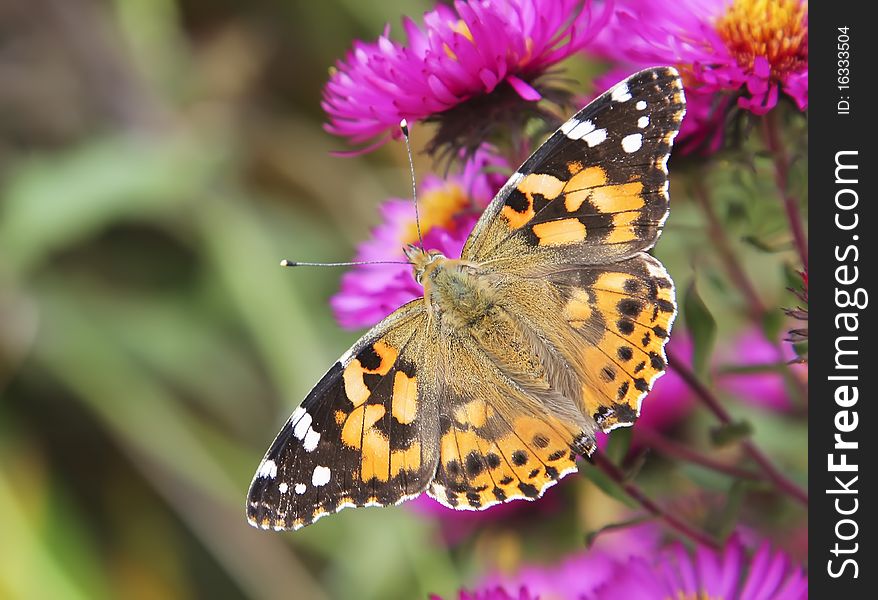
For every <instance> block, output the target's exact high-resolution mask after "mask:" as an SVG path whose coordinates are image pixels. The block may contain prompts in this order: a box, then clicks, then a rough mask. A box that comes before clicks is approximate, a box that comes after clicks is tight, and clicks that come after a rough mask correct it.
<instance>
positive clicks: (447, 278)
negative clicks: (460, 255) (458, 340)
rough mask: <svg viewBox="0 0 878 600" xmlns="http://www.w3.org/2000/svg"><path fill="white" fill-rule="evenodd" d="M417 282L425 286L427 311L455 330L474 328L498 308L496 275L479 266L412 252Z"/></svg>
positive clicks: (431, 254)
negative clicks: (494, 276)
mask: <svg viewBox="0 0 878 600" xmlns="http://www.w3.org/2000/svg"><path fill="white" fill-rule="evenodd" d="M406 254H407V255H408V257H409V260H411V262H412V267H413V275H414V277H415V280H416V281H417V282H418V283H420V284H421V285H423V286H424V301H425V303H426V307H427V311H428V312H429V313H430V314H431V316H433V317H435V318H437V319H438V320H439V321H441V323H442V324H443V325H445V326H447V327H450V328H453V329H463V328H471V327H473V326H475V325H476V324H478V323H480V322H481V321H483V320H484V319H485V318H486V317H487V316H489V315H490V314H491V312H492V310H493V309H494V308H495V306H496V294H497V289H496V286H495V282H494V281H493V274H491V273H488V272H484V271H483V270H481V269H479V267H478V265H477V264H476V263H473V262H470V261H465V260H454V259H448V258H446V257H445V256H444V255H442V254H441V253H440V252H438V251H435V250H430V251H423V250H421V249H420V248H411V249H409V252H407V253H406Z"/></svg>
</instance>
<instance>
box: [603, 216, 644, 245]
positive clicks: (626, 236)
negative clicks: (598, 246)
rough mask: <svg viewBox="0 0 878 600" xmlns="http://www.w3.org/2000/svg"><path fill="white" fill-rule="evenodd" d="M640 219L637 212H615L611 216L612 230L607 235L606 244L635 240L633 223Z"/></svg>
mask: <svg viewBox="0 0 878 600" xmlns="http://www.w3.org/2000/svg"><path fill="white" fill-rule="evenodd" d="M638 217H640V213H639V212H637V211H633V210H632V211H629V212H617V213H615V214H613V229H612V230H611V231H610V233H609V235H607V240H606V243H608V244H620V243H624V242H631V241H634V240H636V239H637V235H636V234H635V233H634V221H636V220H637V219H638Z"/></svg>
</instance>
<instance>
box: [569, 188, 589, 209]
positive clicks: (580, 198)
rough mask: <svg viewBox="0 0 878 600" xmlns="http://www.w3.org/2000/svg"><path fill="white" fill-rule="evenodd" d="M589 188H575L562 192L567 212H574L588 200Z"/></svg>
mask: <svg viewBox="0 0 878 600" xmlns="http://www.w3.org/2000/svg"><path fill="white" fill-rule="evenodd" d="M591 192H592V191H591V190H588V189H586V190H576V191H575V192H567V193H565V194H564V208H566V209H567V212H576V211H577V210H579V208H580V207H581V206H582V203H583V202H585V201H586V200H588V197H589V196H590V195H591Z"/></svg>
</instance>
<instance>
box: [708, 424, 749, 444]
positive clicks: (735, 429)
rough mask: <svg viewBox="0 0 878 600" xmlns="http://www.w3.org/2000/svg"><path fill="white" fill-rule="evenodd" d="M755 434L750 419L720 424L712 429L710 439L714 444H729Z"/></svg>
mask: <svg viewBox="0 0 878 600" xmlns="http://www.w3.org/2000/svg"><path fill="white" fill-rule="evenodd" d="M751 435H753V426H752V425H750V422H749V421H734V422H732V423H728V424H724V425H719V426H717V427H714V428H713V429H711V430H710V441H711V443H713V445H714V446H728V445H729V444H733V443H735V442H738V441H740V440H743V439H745V438H748V437H750V436H751Z"/></svg>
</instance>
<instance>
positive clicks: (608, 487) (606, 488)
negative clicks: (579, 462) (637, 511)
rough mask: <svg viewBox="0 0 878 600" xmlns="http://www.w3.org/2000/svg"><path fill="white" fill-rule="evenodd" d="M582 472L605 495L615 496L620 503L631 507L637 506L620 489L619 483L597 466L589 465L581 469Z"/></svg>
mask: <svg viewBox="0 0 878 600" xmlns="http://www.w3.org/2000/svg"><path fill="white" fill-rule="evenodd" d="M582 474H583V475H584V476H585V477H586V478H588V479H589V481H591V482H592V483H593V484H595V485H596V486H598V487H599V488H600V489H601V491H602V492H604V493H605V494H606V495H607V496H610V497H611V498H615V499H616V500H618V501H619V502H621V503H622V504H624V505H626V506H629V507H631V508H636V507H637V506H638V504H637V502H635V501H634V500H633V499H632V498H631V497H630V496H629V495H628V494H626V493H625V490H624V489H622V487H621V486H620V485H619V484H617V483H616V482H615V481H613V480H612V479H611V478H610V477H609V476H608V475H607V474H606V473H604V472H603V471H601V470H600V469H598V468H597V467H595V466H591V467H590V468H587V469H583V470H582Z"/></svg>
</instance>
